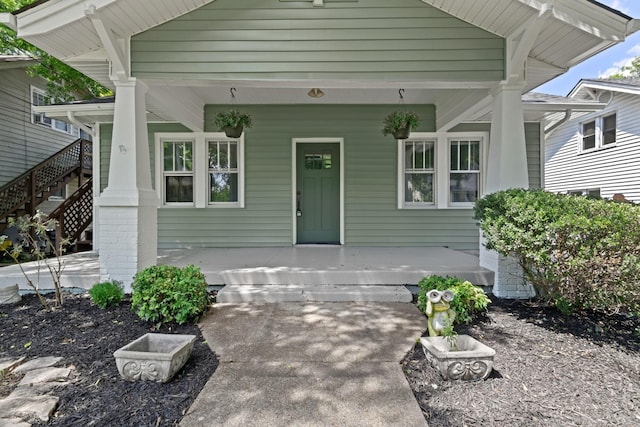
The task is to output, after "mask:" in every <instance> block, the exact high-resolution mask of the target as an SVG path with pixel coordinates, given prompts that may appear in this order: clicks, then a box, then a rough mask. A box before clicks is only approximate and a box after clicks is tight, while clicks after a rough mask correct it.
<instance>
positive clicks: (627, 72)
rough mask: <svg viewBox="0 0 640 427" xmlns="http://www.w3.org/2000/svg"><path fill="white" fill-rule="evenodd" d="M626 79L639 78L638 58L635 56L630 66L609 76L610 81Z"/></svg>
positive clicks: (639, 58) (639, 66) (639, 59)
mask: <svg viewBox="0 0 640 427" xmlns="http://www.w3.org/2000/svg"><path fill="white" fill-rule="evenodd" d="M628 77H640V56H636V57H635V58H634V60H633V61H631V64H630V65H625V66H623V67H621V68H620V71H618V72H617V73H615V74H613V75H611V76H609V78H611V79H625V78H628Z"/></svg>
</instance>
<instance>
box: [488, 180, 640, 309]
mask: <svg viewBox="0 0 640 427" xmlns="http://www.w3.org/2000/svg"><path fill="white" fill-rule="evenodd" d="M475 209H476V210H475V218H476V219H477V220H479V223H480V228H481V229H482V231H483V233H484V236H485V238H486V246H487V248H488V249H493V250H496V251H497V252H498V253H500V254H501V255H505V256H507V255H508V256H512V257H514V258H515V259H516V260H517V262H518V263H519V264H520V266H521V267H522V269H523V272H524V278H525V280H526V281H527V282H528V283H530V284H531V285H533V287H534V289H535V290H536V292H537V294H538V296H539V297H541V298H543V299H545V300H547V301H549V302H551V303H554V304H556V305H557V306H558V308H559V309H561V310H562V311H563V312H570V311H572V310H583V309H594V310H599V311H605V312H616V311H625V312H632V313H638V312H640V286H638V284H639V283H640V244H639V242H640V206H637V205H632V204H626V203H617V202H613V201H607V200H594V199H588V198H586V197H578V196H568V195H562V194H552V193H548V192H545V191H542V190H521V189H512V190H506V191H500V192H497V193H494V194H489V195H488V196H486V197H484V198H482V199H480V200H479V201H478V202H477V203H476V208H475Z"/></svg>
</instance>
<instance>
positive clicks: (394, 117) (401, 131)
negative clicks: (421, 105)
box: [382, 111, 422, 139]
mask: <svg viewBox="0 0 640 427" xmlns="http://www.w3.org/2000/svg"><path fill="white" fill-rule="evenodd" d="M421 122H422V119H420V116H418V114H417V113H414V112H412V111H394V112H393V113H391V114H389V115H388V116H387V117H385V118H384V121H383V122H382V124H383V125H384V128H382V134H383V135H389V134H391V135H393V137H394V138H395V139H407V138H408V137H409V134H410V133H411V129H415V128H416V127H418V125H420V123H421Z"/></svg>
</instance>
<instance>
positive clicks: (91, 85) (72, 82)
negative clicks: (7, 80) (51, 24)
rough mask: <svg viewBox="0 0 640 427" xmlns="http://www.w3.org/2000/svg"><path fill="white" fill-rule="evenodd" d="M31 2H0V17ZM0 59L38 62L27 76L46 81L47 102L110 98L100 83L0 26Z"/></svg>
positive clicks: (6, 0)
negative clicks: (16, 57)
mask: <svg viewBox="0 0 640 427" xmlns="http://www.w3.org/2000/svg"><path fill="white" fill-rule="evenodd" d="M34 1H35V0H0V13H3V12H13V11H16V10H18V9H20V8H22V7H24V6H27V5H29V4H31V3H33V2H34ZM0 55H24V56H29V57H32V58H34V59H37V60H38V63H37V64H35V65H32V66H30V67H29V68H28V69H27V73H28V74H29V75H30V76H39V77H42V78H44V79H45V80H47V82H48V83H47V98H48V99H49V101H50V102H52V103H55V102H65V101H71V100H74V99H91V98H98V97H100V96H107V95H111V94H112V93H111V91H110V90H109V89H108V88H106V87H104V86H103V85H101V84H100V83H98V82H96V81H95V80H92V79H91V78H89V77H87V76H85V75H84V74H82V73H81V72H79V71H78V70H76V69H74V68H71V67H70V66H68V65H67V64H65V63H64V62H62V61H60V60H59V59H57V58H54V57H53V56H51V55H49V54H48V53H46V52H45V51H43V50H41V49H38V48H37V47H36V46H34V45H32V44H30V43H28V42H26V41H25V40H22V39H20V38H18V37H17V34H16V33H15V31H13V30H11V29H10V28H7V27H5V26H3V25H0Z"/></svg>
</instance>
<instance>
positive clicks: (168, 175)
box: [162, 141, 193, 204]
mask: <svg viewBox="0 0 640 427" xmlns="http://www.w3.org/2000/svg"><path fill="white" fill-rule="evenodd" d="M162 151H163V153H164V167H163V184H164V203H165V204H179V203H188V204H192V203H193V141H162Z"/></svg>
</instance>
